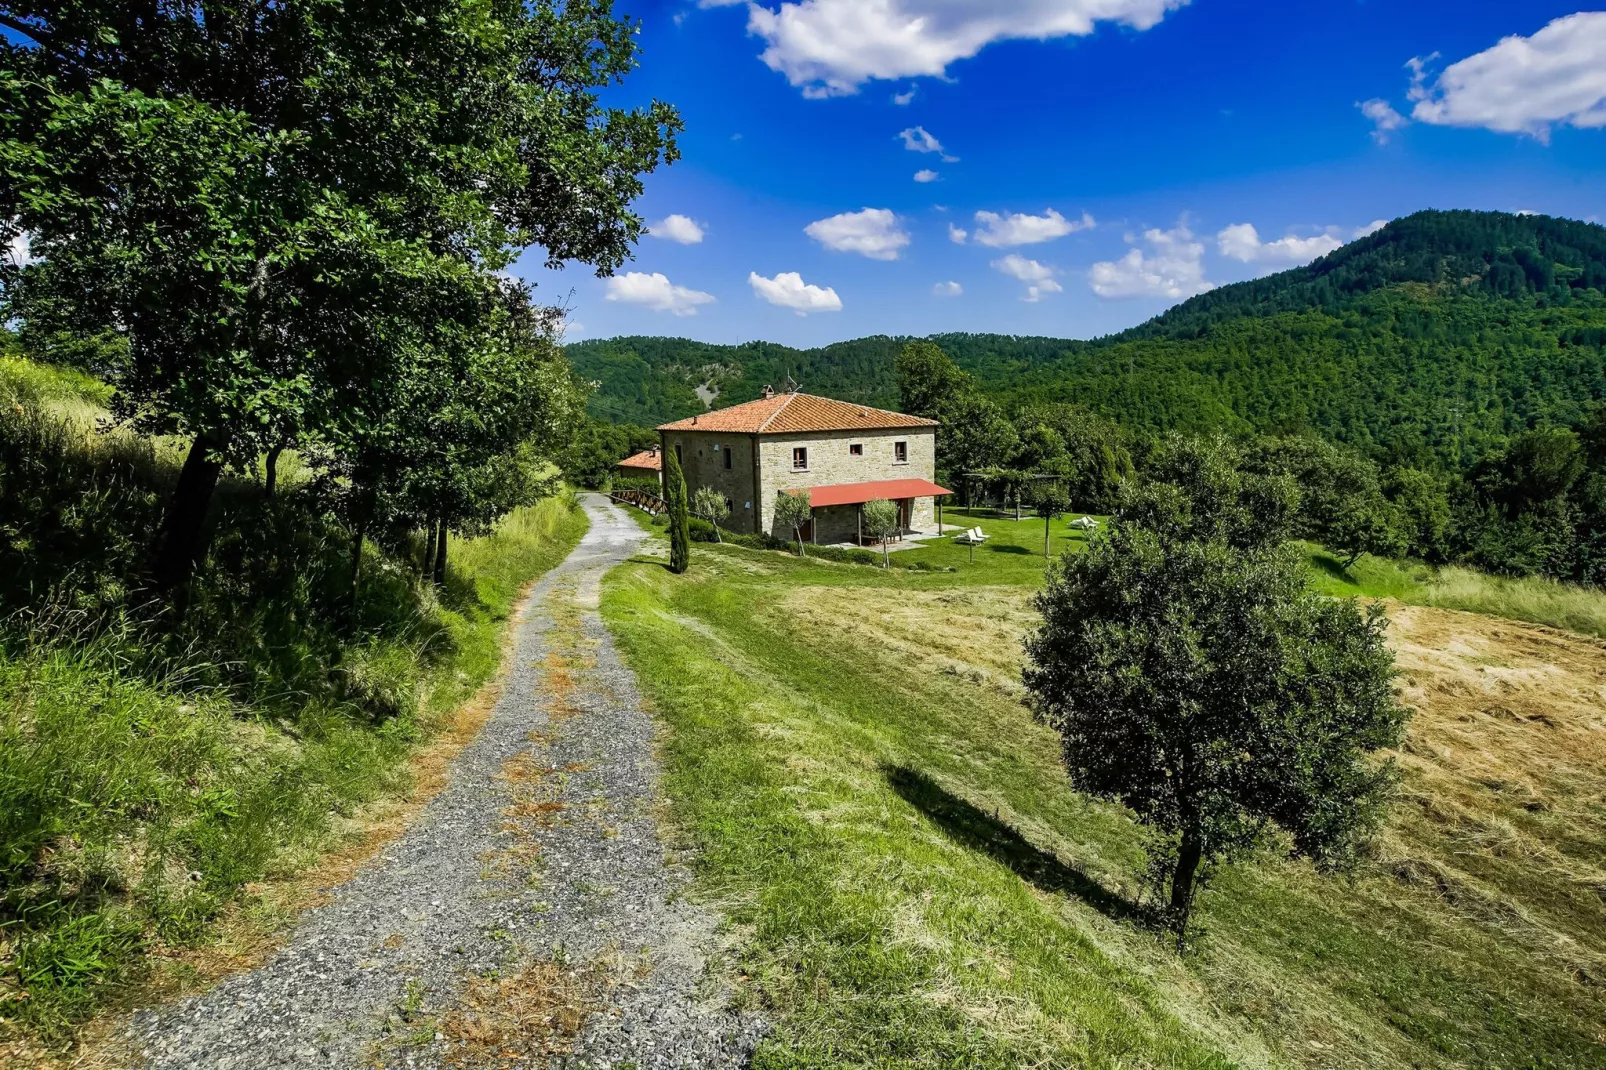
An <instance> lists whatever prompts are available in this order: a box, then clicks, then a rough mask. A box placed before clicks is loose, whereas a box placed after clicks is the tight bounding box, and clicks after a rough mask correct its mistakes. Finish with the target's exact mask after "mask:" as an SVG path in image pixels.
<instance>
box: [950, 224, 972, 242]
mask: <svg viewBox="0 0 1606 1070" xmlns="http://www.w3.org/2000/svg"><path fill="white" fill-rule="evenodd" d="M969 237H970V232H969V231H968V230H966V229H965V228H964V227H956V226H954V225H953V224H952V223H949V224H948V240H949V241H951V242H953V243H954V244H955V245H963V244H965V239H966V238H969Z"/></svg>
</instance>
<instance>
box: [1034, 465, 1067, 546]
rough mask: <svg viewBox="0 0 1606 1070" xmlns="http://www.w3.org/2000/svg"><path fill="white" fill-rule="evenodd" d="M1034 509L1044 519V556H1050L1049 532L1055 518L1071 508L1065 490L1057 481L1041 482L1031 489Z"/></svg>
mask: <svg viewBox="0 0 1606 1070" xmlns="http://www.w3.org/2000/svg"><path fill="white" fill-rule="evenodd" d="M1031 501H1032V508H1033V509H1035V510H1036V511H1037V515H1038V516H1040V517H1042V518H1043V556H1044V557H1048V556H1049V532H1050V526H1051V525H1052V524H1053V522H1054V518H1055V517H1057V516H1059V515H1061V514H1062V513H1065V512H1066V511H1068V510H1069V509H1070V507H1071V500H1070V497H1069V496H1068V495H1066V493H1065V488H1064V487H1063V486H1061V485H1060V484H1059V483H1058V482H1057V481H1055V480H1039V481H1038V482H1036V483H1034V484H1033V485H1032V488H1031Z"/></svg>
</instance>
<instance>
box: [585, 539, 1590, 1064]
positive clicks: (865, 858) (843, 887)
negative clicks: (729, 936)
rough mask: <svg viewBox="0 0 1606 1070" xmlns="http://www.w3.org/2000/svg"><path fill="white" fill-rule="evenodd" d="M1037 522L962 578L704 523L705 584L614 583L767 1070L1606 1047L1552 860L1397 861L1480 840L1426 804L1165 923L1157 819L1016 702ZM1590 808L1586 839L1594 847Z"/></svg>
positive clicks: (1233, 879)
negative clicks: (1377, 849)
mask: <svg viewBox="0 0 1606 1070" xmlns="http://www.w3.org/2000/svg"><path fill="white" fill-rule="evenodd" d="M1041 523H1042V522H1041V521H1040V520H1037V521H1023V522H1021V523H1020V524H1019V525H1016V524H1015V522H1014V521H1007V520H1006V521H983V522H982V526H983V527H984V528H986V529H987V530H989V531H990V532H991V533H993V535H994V541H993V542H992V543H990V544H989V545H990V546H998V547H1003V546H1017V547H1035V549H1036V552H1037V554H1038V555H1039V556H1036V557H1032V556H1031V555H1030V554H1023V553H1017V552H1011V551H1008V550H1003V549H998V550H988V551H981V550H979V551H978V553H977V564H976V566H975V567H974V568H970V567H967V566H968V561H967V562H964V563H963V564H961V563H960V562H955V561H953V556H954V550H953V548H951V547H948V546H938V547H931V548H929V549H926V550H921V551H914V552H913V553H921V554H927V555H930V557H931V558H933V559H934V561H933V563H936V564H950V563H951V564H955V566H956V567H959V568H960V569H961V571H959V572H955V573H930V574H928V573H916V572H910V571H907V570H902V569H894V570H892V571H890V572H883V571H881V570H879V569H874V568H867V567H847V566H841V565H825V564H815V563H811V562H806V561H798V560H796V559H792V558H788V557H787V556H785V555H783V554H779V553H758V552H754V551H748V550H743V549H739V548H734V547H726V548H719V547H712V546H705V545H698V546H697V547H695V549H694V564H693V568H692V571H691V572H690V573H688V574H686V575H684V576H679V577H676V576H672V575H670V574H669V573H668V572H667V571H666V570H665V569H664V568H663V566H662V564H661V563H660V562H659V561H657V560H656V559H654V558H653V557H650V556H648V555H643V556H642V557H640V558H638V559H637V560H636V561H635V562H632V563H630V564H628V565H625V566H623V567H621V568H619V569H617V570H615V571H614V572H613V573H612V574H611V575H610V577H609V579H608V581H607V585H606V589H605V595H604V600H603V611H604V614H605V616H606V619H607V620H608V623H609V625H610V627H611V628H612V629H613V630H614V632H615V634H616V635H617V636H618V637H619V640H620V643H621V646H622V648H623V650H624V652H625V655H626V657H627V658H628V660H629V661H630V663H631V664H632V665H633V666H634V668H635V669H636V670H637V673H638V675H639V678H640V681H641V686H642V688H643V690H644V692H645V693H646V694H647V695H648V696H649V698H650V700H651V702H652V703H653V704H654V706H655V707H656V709H657V710H658V712H659V713H660V715H661V716H662V718H663V720H664V722H665V724H666V726H667V729H668V731H667V733H666V736H665V741H664V745H663V747H664V749H663V753H664V758H665V762H666V789H667V792H668V794H669V797H670V801H671V806H672V819H673V822H674V824H675V825H676V827H677V828H678V830H679V833H680V835H681V836H682V837H683V838H684V840H685V841H686V844H687V845H688V846H690V847H692V848H693V849H694V857H695V858H696V859H697V863H696V864H697V867H698V875H699V880H698V883H697V886H696V894H698V895H699V896H701V897H704V898H706V899H708V900H711V901H714V902H717V903H719V904H721V905H722V906H723V908H724V909H725V910H726V911H727V913H728V915H729V917H730V918H731V920H732V924H733V932H734V934H735V935H736V936H737V937H738V938H739V941H740V946H741V950H740V952H739V962H737V963H735V964H733V969H732V972H733V973H736V974H739V975H740V977H741V978H742V980H740V981H739V982H738V983H739V990H740V992H741V993H742V998H743V999H745V1000H747V1001H749V1002H750V1003H751V1004H753V1005H754V1006H756V1007H758V1008H759V1009H760V1010H761V1011H762V1013H763V1014H764V1015H765V1016H766V1017H767V1018H768V1019H769V1020H770V1021H772V1022H774V1023H775V1027H776V1030H775V1033H774V1035H773V1036H772V1038H771V1039H770V1040H768V1041H767V1042H766V1044H765V1046H764V1048H763V1049H762V1051H761V1052H760V1054H759V1058H758V1060H757V1063H756V1065H757V1066H759V1067H763V1068H776V1067H826V1066H864V1067H872V1066H873V1067H956V1066H957V1067H1000V1068H1002V1067H1010V1068H1014V1067H1020V1066H1063V1067H1109V1068H1115V1067H1217V1066H1302V1067H1341V1066H1342V1067H1372V1066H1384V1067H1419V1066H1420V1067H1452V1066H1488V1067H1497V1066H1498V1067H1521V1068H1528V1067H1563V1066H1565V1067H1583V1066H1606V1047H1603V1046H1602V1045H1603V1038H1602V1037H1601V1035H1600V1034H1601V1023H1602V1022H1603V1021H1606V988H1603V987H1602V986H1601V985H1600V984H1599V983H1598V982H1587V983H1586V982H1585V981H1580V980H1579V979H1578V978H1579V976H1580V974H1577V973H1569V972H1568V970H1567V969H1566V968H1564V967H1561V966H1559V965H1558V964H1557V962H1556V961H1555V955H1554V954H1553V953H1552V949H1554V948H1555V947H1556V946H1557V945H1558V942H1566V941H1570V943H1568V944H1567V946H1568V947H1570V948H1571V949H1572V950H1571V951H1569V952H1568V954H1569V955H1572V957H1573V958H1575V959H1577V960H1578V961H1580V962H1584V961H1588V962H1596V963H1598V962H1600V961H1606V921H1603V920H1602V919H1600V918H1599V917H1593V916H1592V915H1590V914H1589V913H1588V911H1587V910H1585V911H1583V912H1581V913H1580V912H1579V911H1578V908H1577V904H1578V903H1580V902H1581V901H1582V900H1581V899H1580V898H1579V897H1580V894H1581V893H1580V892H1579V891H1578V889H1576V888H1574V887H1572V886H1571V885H1570V884H1569V883H1568V881H1567V880H1566V879H1565V878H1564V877H1563V876H1561V875H1560V874H1559V873H1558V872H1557V871H1556V870H1555V867H1553V866H1550V865H1548V864H1547V865H1537V864H1530V863H1529V862H1527V861H1525V860H1513V861H1512V862H1511V863H1509V864H1506V868H1505V869H1501V870H1500V873H1499V875H1498V877H1496V876H1490V877H1488V878H1487V880H1488V882H1489V883H1488V885H1487V886H1486V887H1485V886H1480V887H1482V888H1483V891H1482V892H1480V895H1483V896H1484V898H1481V899H1469V898H1467V897H1466V895H1464V894H1462V895H1453V894H1449V893H1446V892H1443V891H1442V890H1441V889H1439V888H1437V887H1435V886H1434V885H1433V884H1432V883H1431V882H1424V881H1420V880H1405V879H1402V878H1400V877H1399V876H1397V875H1396V873H1395V872H1394V871H1393V870H1391V869H1390V868H1389V866H1395V867H1399V866H1402V865H1405V863H1402V862H1400V861H1399V859H1400V858H1401V857H1403V858H1405V859H1406V860H1407V861H1409V860H1411V859H1453V858H1457V857H1460V856H1462V855H1464V854H1465V853H1466V852H1467V850H1468V849H1469V846H1468V845H1469V844H1474V843H1475V842H1476V841H1475V838H1474V837H1473V836H1472V833H1471V832H1469V831H1467V825H1466V822H1465V821H1464V820H1463V821H1462V822H1461V824H1462V827H1461V828H1460V829H1459V830H1458V829H1457V826H1456V822H1455V821H1448V823H1447V822H1446V819H1445V818H1444V817H1443V816H1442V813H1441V812H1440V811H1438V810H1436V809H1435V808H1434V807H1432V806H1427V805H1424V804H1421V803H1420V801H1418V802H1413V803H1410V804H1402V805H1401V807H1400V809H1399V813H1398V820H1397V822H1396V826H1395V827H1393V828H1391V830H1390V833H1389V837H1388V842H1387V851H1386V854H1387V856H1388V859H1389V861H1388V862H1387V863H1386V864H1385V862H1376V863H1371V864H1368V865H1367V866H1365V867H1363V868H1362V870H1361V871H1360V872H1359V873H1357V874H1356V875H1355V876H1353V877H1351V878H1339V877H1323V876H1320V875H1318V874H1316V873H1315V872H1314V871H1312V870H1311V869H1310V868H1309V867H1308V866H1305V865H1301V864H1295V863H1291V862H1287V861H1283V860H1279V859H1278V858H1275V857H1267V858H1265V859H1263V860H1261V861H1260V863H1259V864H1258V865H1256V866H1253V867H1244V868H1240V869H1237V870H1232V871H1228V872H1226V873H1224V874H1223V875H1222V876H1221V877H1220V878H1219V879H1218V881H1217V883H1216V885H1215V886H1214V888H1213V889H1212V891H1211V892H1209V893H1208V894H1207V895H1206V896H1205V898H1204V902H1203V904H1202V906H1201V908H1200V910H1201V915H1202V916H1201V921H1202V925H1203V929H1204V931H1205V934H1206V935H1205V938H1204V942H1203V946H1202V949H1201V950H1200V951H1198V952H1197V953H1194V954H1192V955H1190V956H1189V957H1187V958H1178V956H1177V955H1176V954H1175V953H1174V952H1173V951H1171V950H1170V948H1169V945H1168V943H1167V942H1166V941H1165V940H1163V939H1161V938H1159V937H1157V936H1156V935H1154V933H1153V932H1152V931H1151V930H1149V929H1148V928H1146V927H1145V925H1144V924H1143V923H1142V916H1143V908H1142V904H1141V898H1142V897H1141V888H1142V868H1141V850H1140V846H1141V842H1142V841H1141V832H1140V830H1139V829H1138V828H1137V827H1136V826H1134V825H1133V823H1132V822H1131V821H1130V820H1129V819H1128V818H1127V817H1126V816H1125V815H1124V814H1123V812H1121V811H1120V810H1119V809H1118V808H1116V807H1111V806H1107V805H1103V804H1097V803H1094V802H1091V801H1089V800H1087V799H1084V798H1082V797H1080V796H1078V795H1077V794H1075V793H1074V792H1072V791H1070V790H1069V788H1068V787H1067V785H1066V782H1065V779H1064V776H1063V773H1062V772H1061V769H1060V766H1059V763H1058V756H1057V745H1056V741H1055V740H1054V739H1053V738H1052V737H1051V736H1050V735H1049V733H1047V732H1046V731H1045V730H1044V729H1042V728H1041V727H1039V726H1037V725H1035V724H1034V723H1033V722H1032V721H1031V719H1030V717H1029V715H1028V714H1027V713H1026V711H1025V710H1024V709H1023V708H1022V706H1021V703H1020V698H1021V692H1020V687H1019V683H1018V669H1019V656H1020V655H1019V638H1020V635H1021V633H1022V632H1023V631H1024V629H1025V628H1026V627H1027V626H1029V624H1030V619H1031V615H1030V611H1029V608H1028V607H1027V606H1026V596H1027V594H1028V590H1027V588H1029V587H1030V586H1032V585H1034V584H1035V582H1036V580H1035V579H1033V578H1032V572H1033V570H1034V569H1035V570H1037V572H1038V573H1040V570H1041V566H1042V558H1041V556H1040V554H1041V542H1040V538H1041V532H1042V526H1041ZM1067 543H1070V544H1073V545H1074V540H1072V539H1069V538H1068V539H1067ZM660 545H661V544H660ZM967 556H968V554H967ZM984 562H985V566H984ZM1373 581H1375V582H1377V583H1382V582H1384V580H1383V579H1382V578H1378V577H1374V578H1373ZM1390 582H1392V581H1390ZM1424 790H1426V789H1424ZM1468 790H1469V791H1481V792H1484V793H1485V794H1487V789H1485V788H1480V787H1478V786H1477V785H1472V787H1471V788H1469V789H1468ZM1581 805H1586V806H1587V805H1593V804H1589V803H1588V800H1584V801H1583V803H1582V804H1581ZM1450 809H1451V808H1449V807H1446V810H1445V811H1444V812H1449V810H1450ZM1588 812H1589V813H1594V811H1588ZM1522 819H1523V815H1522V814H1521V813H1517V812H1513V814H1510V815H1507V814H1505V812H1504V811H1501V812H1500V817H1499V820H1509V821H1520V820H1522ZM1589 820H1590V821H1593V822H1594V823H1593V824H1589V822H1588V821H1586V823H1585V825H1586V827H1585V828H1583V829H1574V831H1573V832H1570V833H1567V835H1568V836H1576V837H1578V840H1577V842H1579V843H1583V844H1584V845H1585V853H1587V852H1588V851H1593V852H1595V854H1596V855H1597V856H1598V854H1599V849H1600V847H1601V845H1602V844H1603V843H1606V839H1603V838H1602V836H1601V835H1600V829H1599V826H1600V825H1601V824H1602V823H1606V814H1600V813H1594V816H1593V817H1592V818H1590V819H1589ZM1479 828H1480V829H1481V828H1482V826H1479ZM1479 834H1480V835H1481V834H1482V832H1480V833H1479ZM1549 834H1550V833H1546V835H1549ZM1536 835H1538V834H1536ZM1557 835H1560V834H1559V833H1558V834H1557ZM1573 842H1574V841H1573V840H1568V841H1567V843H1573ZM1565 846H1566V845H1565V844H1564V845H1563V846H1562V847H1558V846H1556V845H1555V844H1549V845H1548V846H1546V847H1545V850H1548V851H1555V850H1561V849H1563V847H1565ZM1566 849H1568V850H1572V849H1573V848H1571V847H1566ZM1519 862H1520V864H1519ZM1435 864H1437V863H1435ZM1411 865H1413V866H1417V868H1411V866H1406V868H1405V869H1404V870H1401V872H1410V873H1417V872H1419V871H1432V870H1431V867H1429V868H1428V869H1427V870H1423V868H1422V867H1425V866H1427V863H1425V862H1424V863H1420V864H1418V863H1414V862H1413V863H1411ZM1463 891H1464V890H1463ZM1585 898H1587V896H1586V897H1585ZM1563 901H1565V902H1566V903H1568V904H1572V906H1571V907H1569V908H1568V909H1569V910H1571V911H1572V913H1568V912H1566V911H1563V910H1561V908H1559V907H1555V906H1554V904H1556V903H1559V902H1563ZM1552 909H1554V910H1555V911H1556V913H1554V914H1552V913H1549V912H1550V911H1551V910H1552ZM1596 914H1597V915H1598V914H1599V911H1598V910H1597V911H1596ZM1592 917H1593V920H1591V918H1592ZM1517 918H1521V919H1522V921H1520V922H1519V921H1517V920H1516V919H1517ZM1580 919H1582V920H1580ZM1579 968H1580V969H1581V970H1582V971H1583V973H1582V974H1581V976H1584V977H1593V976H1595V975H1594V974H1592V973H1590V972H1589V970H1590V969H1595V968H1597V967H1588V968H1585V967H1579Z"/></svg>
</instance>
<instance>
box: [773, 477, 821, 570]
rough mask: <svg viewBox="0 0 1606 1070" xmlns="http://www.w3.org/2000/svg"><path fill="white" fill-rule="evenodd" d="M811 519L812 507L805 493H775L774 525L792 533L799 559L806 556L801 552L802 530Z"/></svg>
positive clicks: (812, 517)
mask: <svg viewBox="0 0 1606 1070" xmlns="http://www.w3.org/2000/svg"><path fill="white" fill-rule="evenodd" d="M812 519H814V507H813V506H811V505H810V504H809V499H808V495H807V494H806V493H805V494H788V493H787V492H786V491H784V490H782V491H777V492H776V494H775V524H776V526H777V527H780V528H783V529H789V530H790V531H791V532H792V537H793V538H795V539H796V540H797V555H798V556H799V557H806V556H808V555H807V554H806V553H805V552H804V550H803V528H804V526H805V525H807V524H808V522H809V521H810V520H812Z"/></svg>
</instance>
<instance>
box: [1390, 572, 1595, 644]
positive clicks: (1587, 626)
mask: <svg viewBox="0 0 1606 1070" xmlns="http://www.w3.org/2000/svg"><path fill="white" fill-rule="evenodd" d="M1410 601H1412V602H1415V603H1416V604H1418V605H1424V606H1440V607H1442V608H1444V609H1462V610H1466V611H1468V612H1471V613H1484V614H1487V615H1489V616H1491V617H1507V618H1509V619H1511V620H1525V621H1531V622H1532V623H1534V624H1547V625H1549V626H1551V627H1553V628H1561V629H1564V630H1565V631H1570V632H1579V633H1581V634H1584V635H1593V636H1597V637H1599V638H1603V639H1606V592H1603V591H1600V590H1598V589H1597V588H1594V587H1579V586H1577V585H1576V584H1570V583H1558V582H1557V581H1555V580H1548V579H1544V578H1541V577H1535V576H1529V577H1523V578H1507V577H1503V576H1489V575H1486V574H1484V573H1482V572H1475V571H1473V570H1472V569H1469V568H1456V567H1450V568H1443V569H1440V570H1439V571H1438V572H1437V573H1436V574H1435V575H1434V577H1433V579H1432V581H1431V582H1429V583H1428V584H1427V585H1425V586H1424V587H1423V588H1422V590H1420V591H1419V592H1415V593H1414V595H1413V597H1412V598H1411V599H1410Z"/></svg>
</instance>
